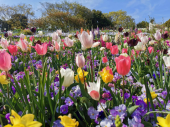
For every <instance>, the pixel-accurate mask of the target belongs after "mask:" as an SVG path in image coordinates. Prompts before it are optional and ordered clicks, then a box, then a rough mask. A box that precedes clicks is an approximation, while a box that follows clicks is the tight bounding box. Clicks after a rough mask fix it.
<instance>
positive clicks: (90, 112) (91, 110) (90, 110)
mask: <svg viewBox="0 0 170 127" xmlns="http://www.w3.org/2000/svg"><path fill="white" fill-rule="evenodd" d="M98 114H99V112H98V111H97V110H96V109H94V107H90V108H88V115H89V116H90V118H91V119H95V118H96V116H97V115H98Z"/></svg>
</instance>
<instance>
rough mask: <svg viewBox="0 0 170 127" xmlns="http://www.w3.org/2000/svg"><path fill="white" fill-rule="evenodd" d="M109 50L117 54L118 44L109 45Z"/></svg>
mask: <svg viewBox="0 0 170 127" xmlns="http://www.w3.org/2000/svg"><path fill="white" fill-rule="evenodd" d="M110 51H111V53H112V54H114V55H116V54H118V52H119V49H118V46H117V45H113V46H111V47H110Z"/></svg>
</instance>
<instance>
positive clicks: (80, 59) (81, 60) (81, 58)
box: [76, 53, 85, 68]
mask: <svg viewBox="0 0 170 127" xmlns="http://www.w3.org/2000/svg"><path fill="white" fill-rule="evenodd" d="M76 65H77V66H78V67H81V68H82V67H84V66H85V58H84V56H83V54H80V53H79V54H77V56H76Z"/></svg>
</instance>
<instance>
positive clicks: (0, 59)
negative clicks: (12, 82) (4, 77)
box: [0, 50, 12, 71]
mask: <svg viewBox="0 0 170 127" xmlns="http://www.w3.org/2000/svg"><path fill="white" fill-rule="evenodd" d="M11 67H12V64H11V55H10V54H9V53H7V52H6V51H5V50H3V51H0V69H1V70H2V71H9V70H10V69H11Z"/></svg>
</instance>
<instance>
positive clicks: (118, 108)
mask: <svg viewBox="0 0 170 127" xmlns="http://www.w3.org/2000/svg"><path fill="white" fill-rule="evenodd" d="M115 110H116V111H117V112H119V116H120V117H121V116H126V106H125V105H124V104H121V105H119V106H116V107H115Z"/></svg>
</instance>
